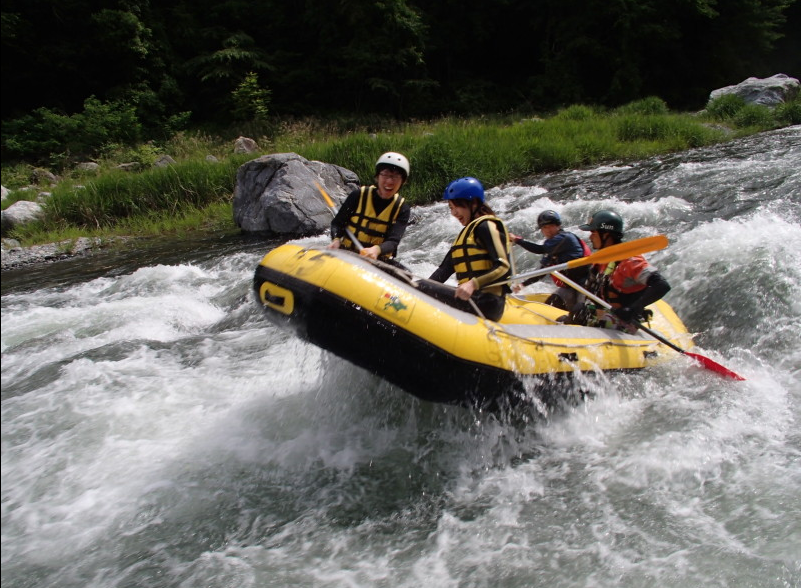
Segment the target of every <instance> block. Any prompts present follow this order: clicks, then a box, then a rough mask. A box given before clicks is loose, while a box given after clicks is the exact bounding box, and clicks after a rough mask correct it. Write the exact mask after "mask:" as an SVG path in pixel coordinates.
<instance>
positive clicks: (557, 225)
mask: <svg viewBox="0 0 801 588" xmlns="http://www.w3.org/2000/svg"><path fill="white" fill-rule="evenodd" d="M537 227H538V228H539V229H540V231H542V235H543V236H544V237H545V241H543V243H542V244H541V245H539V244H537V243H534V242H532V241H527V240H526V239H524V238H523V237H521V236H519V235H515V234H512V233H510V234H509V239H510V240H511V241H512V243H514V244H515V245H520V247H522V248H523V249H525V250H526V251H530V252H531V253H537V254H540V255H542V259H541V261H540V266H541V267H548V266H550V265H559V264H561V263H567V262H568V261H570V260H571V259H579V258H581V257H587V256H588V255H590V254H591V253H592V251H591V250H590V247H589V245H587V244H586V243H585V242H584V241H583V240H582V239H580V238H579V237H577V236H576V235H574V234H573V233H570V232H568V231H565V230H564V229H563V228H562V217H561V216H559V213H558V212H556V211H555V210H544V211H542V212H541V213H540V214H539V216H538V217H537ZM588 273H589V268H588V267H587V266H581V267H577V268H574V269H570V270H566V271H565V272H564V274H565V275H566V276H567V277H568V278H570V279H571V280H573V281H574V282H576V283H577V284H579V285H581V286H583V285H584V282H585V281H586V280H587V274H588ZM542 277H543V276H538V277H536V278H532V279H530V280H526V281H525V282H523V285H524V286H525V285H528V284H531V283H533V282H536V281H537V280H539V279H541V278H542ZM551 279H552V280H553V281H554V283H555V284H556V291H555V292H554V293H553V294H551V295H550V296H549V297H548V299H547V300H546V301H545V303H546V304H550V305H551V306H555V307H556V308H559V309H562V310H571V309H572V308H573V307H574V306H575V305H576V303H577V302H578V292H576V291H575V290H574V289H573V288H570V287H568V286H566V285H565V284H563V283H562V282H561V281H560V280H559V279H557V278H555V277H554V276H551ZM514 289H515V291H517V290H519V289H520V286H517V287H515V288H514Z"/></svg>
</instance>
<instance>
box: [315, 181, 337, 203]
mask: <svg viewBox="0 0 801 588" xmlns="http://www.w3.org/2000/svg"><path fill="white" fill-rule="evenodd" d="M314 185H315V186H317V189H318V190H319V191H320V194H322V195H323V198H325V201H326V203H328V208H334V201H333V200H331V197H330V196H329V195H328V192H326V191H325V190H324V189H323V187H322V186H321V185H320V184H319V183H318V182H314Z"/></svg>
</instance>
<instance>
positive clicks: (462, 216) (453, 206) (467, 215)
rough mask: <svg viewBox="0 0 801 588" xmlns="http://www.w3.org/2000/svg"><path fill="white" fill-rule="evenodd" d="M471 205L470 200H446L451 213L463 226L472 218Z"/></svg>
mask: <svg viewBox="0 0 801 588" xmlns="http://www.w3.org/2000/svg"><path fill="white" fill-rule="evenodd" d="M472 205H473V201H472V200H448V208H450V210H451V215H453V217H454V218H455V219H456V220H458V221H459V222H460V223H462V226H463V227H464V226H467V223H469V222H470V219H471V218H473V209H472Z"/></svg>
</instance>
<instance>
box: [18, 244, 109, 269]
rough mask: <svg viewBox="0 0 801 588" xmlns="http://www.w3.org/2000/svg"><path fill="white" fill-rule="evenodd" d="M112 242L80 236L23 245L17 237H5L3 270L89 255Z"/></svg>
mask: <svg viewBox="0 0 801 588" xmlns="http://www.w3.org/2000/svg"><path fill="white" fill-rule="evenodd" d="M111 242H112V241H111V240H109V239H100V238H93V239H90V238H88V237H80V238H78V239H68V240H66V241H61V242H59V243H47V244H45V245H34V246H32V247H22V246H20V244H19V241H17V240H16V239H3V241H2V271H5V270H9V269H19V268H21V267H25V266H29V265H38V264H44V263H53V262H56V261H61V260H64V259H71V258H73V257H77V256H82V255H89V254H91V253H92V252H94V251H96V250H97V249H100V248H103V247H107V246H108V245H110V244H111Z"/></svg>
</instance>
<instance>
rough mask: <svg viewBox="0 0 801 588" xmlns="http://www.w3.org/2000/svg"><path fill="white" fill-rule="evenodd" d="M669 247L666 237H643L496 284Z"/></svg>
mask: <svg viewBox="0 0 801 588" xmlns="http://www.w3.org/2000/svg"><path fill="white" fill-rule="evenodd" d="M667 246H668V240H667V237H665V236H664V235H655V236H653V237H643V238H642V239H635V240H634V241H626V242H625V243H618V244H616V245H611V246H609V247H604V248H603V249H600V250H599V251H596V252H595V253H593V254H591V255H588V256H587V257H579V258H578V259H571V260H570V261H568V262H565V263H559V264H557V265H549V266H548V267H543V268H540V269H536V270H531V271H530V272H524V273H522V274H519V275H516V276H512V277H511V278H509V279H508V280H504V281H502V282H496V283H495V284H496V285H499V286H500V285H503V284H509V283H511V282H512V281H517V280H526V279H528V278H536V277H538V276H544V275H546V274H550V273H553V272H558V271H562V270H566V269H573V268H574V267H580V266H582V265H590V264H593V263H610V262H613V261H621V260H623V259H628V258H629V257H632V256H634V255H641V254H643V253H648V252H649V251H656V250H658V249H664V248H665V247H667Z"/></svg>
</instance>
